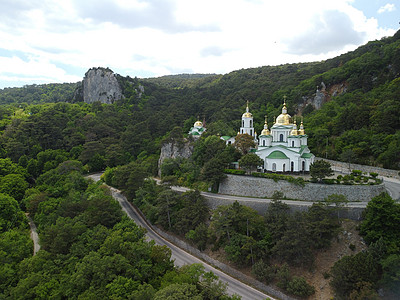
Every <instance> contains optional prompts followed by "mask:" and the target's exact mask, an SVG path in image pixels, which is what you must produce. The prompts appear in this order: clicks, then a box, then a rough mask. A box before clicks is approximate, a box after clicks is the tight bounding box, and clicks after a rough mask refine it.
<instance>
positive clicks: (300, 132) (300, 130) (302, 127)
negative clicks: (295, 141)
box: [299, 118, 305, 135]
mask: <svg viewBox="0 0 400 300" xmlns="http://www.w3.org/2000/svg"><path fill="white" fill-rule="evenodd" d="M299 135H305V132H304V126H303V118H301V124H300V129H299Z"/></svg>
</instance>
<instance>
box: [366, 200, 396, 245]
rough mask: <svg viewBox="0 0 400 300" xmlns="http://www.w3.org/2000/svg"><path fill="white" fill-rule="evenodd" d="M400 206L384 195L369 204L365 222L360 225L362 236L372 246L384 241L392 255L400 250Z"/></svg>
mask: <svg viewBox="0 0 400 300" xmlns="http://www.w3.org/2000/svg"><path fill="white" fill-rule="evenodd" d="M399 224H400V205H399V204H398V203H395V202H394V200H393V199H392V198H391V197H390V196H389V195H388V194H386V193H382V194H380V195H378V196H376V197H374V198H372V200H371V201H370V202H368V205H367V208H366V209H365V212H364V220H363V221H362V223H361V225H360V234H361V235H362V236H363V237H364V239H365V241H366V242H367V243H368V244H370V243H373V242H377V241H378V240H379V239H381V238H382V239H383V240H384V241H385V242H386V243H387V245H388V247H389V252H390V253H396V252H399V251H400V250H399V249H400V231H399Z"/></svg>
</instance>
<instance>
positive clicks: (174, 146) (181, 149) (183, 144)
mask: <svg viewBox="0 0 400 300" xmlns="http://www.w3.org/2000/svg"><path fill="white" fill-rule="evenodd" d="M192 153H193V144H192V143H191V142H190V141H188V140H184V141H177V140H170V141H168V142H166V143H164V144H163V145H162V146H161V153H160V158H159V160H158V176H161V165H162V163H163V161H164V159H166V158H178V157H182V158H189V157H190V156H192Z"/></svg>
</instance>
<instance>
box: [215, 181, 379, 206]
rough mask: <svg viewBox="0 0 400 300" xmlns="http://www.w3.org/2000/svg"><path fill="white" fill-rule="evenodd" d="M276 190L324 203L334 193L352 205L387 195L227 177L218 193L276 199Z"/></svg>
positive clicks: (370, 189)
mask: <svg viewBox="0 0 400 300" xmlns="http://www.w3.org/2000/svg"><path fill="white" fill-rule="evenodd" d="M275 191H278V192H282V193H283V194H284V197H285V198H288V199H298V200H306V201H322V200H324V199H325V198H326V197H328V196H329V195H332V194H340V195H344V196H346V198H347V199H348V200H349V201H350V202H357V201H362V202H366V201H369V200H371V199H372V198H373V197H375V196H377V195H379V194H380V193H382V192H385V191H386V189H385V187H384V185H382V184H380V185H336V184H334V185H329V184H318V183H306V184H305V186H304V187H303V186H300V185H295V184H292V183H290V182H288V181H286V180H278V181H277V182H275V181H274V180H272V179H267V178H260V177H251V176H239V175H227V177H226V178H225V179H224V180H223V181H222V182H221V183H220V185H219V190H218V193H220V194H226V195H236V196H244V197H258V198H272V195H273V194H274V192H275Z"/></svg>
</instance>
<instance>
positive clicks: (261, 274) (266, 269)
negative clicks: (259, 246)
mask: <svg viewBox="0 0 400 300" xmlns="http://www.w3.org/2000/svg"><path fill="white" fill-rule="evenodd" d="M251 272H252V273H253V274H254V275H255V276H256V278H257V279H258V280H260V281H262V282H265V283H266V284H269V283H271V282H272V281H273V280H274V278H275V276H276V268H275V267H273V266H269V265H268V264H266V263H264V262H263V261H262V260H260V261H258V262H256V263H255V264H254V265H253V267H252V269H251Z"/></svg>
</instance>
